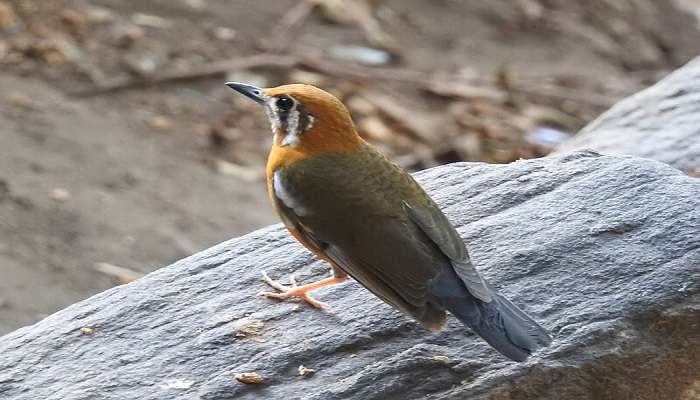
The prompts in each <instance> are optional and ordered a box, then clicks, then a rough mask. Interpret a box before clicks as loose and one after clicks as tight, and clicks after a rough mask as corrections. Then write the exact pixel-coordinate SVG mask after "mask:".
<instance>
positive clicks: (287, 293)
mask: <svg viewBox="0 0 700 400" xmlns="http://www.w3.org/2000/svg"><path fill="white" fill-rule="evenodd" d="M262 278H263V281H265V283H267V284H268V285H270V286H272V287H273V288H275V289H277V290H279V293H277V292H261V293H259V294H258V295H259V296H264V297H266V298H268V299H278V300H286V299H289V298H292V297H299V298H301V299H303V300H304V301H306V302H307V303H309V304H311V305H312V306H314V307H316V308H330V306H329V305H328V304H326V303H322V302H320V301H318V300H316V299H314V298H313V297H311V295H310V294H309V292H310V291H312V290H316V289H320V288H322V287H326V286H331V285H336V284H338V283H341V282H345V280H346V279H348V278H347V277H346V276H343V277H337V276H332V277H330V278H324V279H321V280H320V281H317V282H313V283H309V284H306V285H301V286H298V285H297V282H296V280H295V279H294V275H290V277H289V281H290V283H291V286H285V285H283V284H281V283H279V282H277V281H275V280H272V279H271V278H270V277H269V276H268V275H267V273H265V271H263V273H262Z"/></svg>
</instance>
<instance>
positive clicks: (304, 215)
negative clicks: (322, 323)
mask: <svg viewBox="0 0 700 400" xmlns="http://www.w3.org/2000/svg"><path fill="white" fill-rule="evenodd" d="M227 85H228V86H229V87H231V88H232V89H234V90H236V91H238V92H240V93H241V94H243V95H245V96H247V97H249V98H250V99H252V100H253V101H255V102H257V103H258V104H260V105H261V106H263V107H264V108H265V111H266V112H267V116H268V118H269V120H270V123H271V124H272V131H273V133H274V141H273V144H272V150H271V151H270V155H269V158H268V161H267V186H268V191H269V195H270V199H271V201H272V204H273V205H274V207H275V209H276V210H277V212H278V214H279V216H280V217H281V219H282V221H283V222H284V225H286V227H287V229H288V230H289V232H290V233H291V234H292V235H293V236H294V237H295V238H296V239H297V240H298V241H299V242H300V243H301V244H303V245H304V246H305V247H306V248H308V249H309V250H311V251H312V252H313V253H314V254H316V255H317V256H318V257H320V258H322V259H323V260H326V261H327V262H328V263H329V264H331V266H332V267H333V276H332V277H329V278H325V279H322V280H320V281H318V282H314V283H310V284H307V285H302V286H298V285H296V283H295V282H294V281H293V280H292V285H291V286H285V285H282V284H279V283H277V282H276V281H273V280H272V279H270V278H269V277H268V276H267V275H266V274H265V273H263V278H264V280H265V281H266V282H267V283H268V284H269V285H271V286H272V287H274V288H275V289H277V290H278V291H279V292H275V293H271V292H267V293H263V294H264V295H265V296H266V297H270V298H277V299H287V298H292V297H300V298H302V299H304V300H306V301H307V302H309V303H310V304H312V305H314V306H316V307H326V305H325V304H324V303H321V302H319V301H317V300H315V299H313V298H312V297H311V296H310V295H309V292H310V291H312V290H314V289H318V288H321V287H324V286H329V285H333V284H336V283H340V282H342V281H344V280H345V279H346V278H347V276H348V275H350V276H352V277H353V278H355V280H357V281H358V282H359V283H360V284H362V285H363V286H364V287H365V288H367V289H369V291H371V292H372V293H374V294H375V295H376V296H378V297H379V298H380V299H382V300H384V301H385V302H386V303H388V304H390V305H391V306H393V307H395V308H397V309H399V310H400V311H402V312H403V313H405V314H408V315H410V316H411V317H413V318H414V319H415V320H416V321H418V322H419V323H421V324H422V325H423V326H424V327H426V328H427V329H430V330H437V329H440V328H441V327H442V326H444V324H445V320H446V313H445V311H446V310H447V311H449V312H450V313H452V314H453V315H454V316H455V317H457V319H459V320H460V321H461V322H462V323H464V324H465V325H467V326H468V327H470V328H471V329H473V330H474V331H475V332H476V333H477V334H478V335H479V336H481V337H482V338H483V339H484V340H486V341H487V342H488V343H489V344H490V345H491V346H493V347H494V348H495V349H496V350H498V351H499V352H501V353H502V354H503V355H505V356H506V357H509V358H511V359H513V360H517V361H523V360H525V359H526V358H527V357H528V355H529V354H530V353H531V352H532V351H534V350H536V349H538V348H540V347H543V346H546V345H548V344H549V342H550V341H551V339H550V337H549V335H548V333H547V331H546V330H545V329H544V328H542V327H541V326H540V325H538V324H537V322H535V321H534V320H533V319H532V318H531V317H529V316H528V315H527V314H525V313H524V312H523V311H522V310H520V309H519V308H518V307H516V306H515V305H514V304H513V303H511V302H510V301H509V300H508V299H506V298H505V297H503V296H502V295H500V294H499V293H498V292H497V291H496V290H495V289H494V288H493V287H492V286H491V285H489V283H488V282H486V281H485V280H484V279H483V278H482V277H481V276H479V273H478V272H477V270H476V269H475V268H474V265H473V264H472V262H471V260H470V258H469V254H468V253H467V248H466V246H465V245H464V242H463V241H462V239H461V238H460V236H459V234H458V233H457V231H456V230H455V228H454V227H453V226H452V224H450V222H449V220H448V219H447V217H445V215H444V214H443V213H442V211H440V208H438V206H437V205H436V204H435V202H434V201H433V200H432V199H431V198H430V196H428V195H427V194H426V192H425V191H424V190H423V189H422V188H421V186H420V185H419V184H418V183H417V182H416V181H415V180H414V179H413V177H412V176H411V175H410V174H409V173H408V172H406V171H405V170H403V169H402V168H401V167H399V166H397V165H396V164H394V163H392V162H391V161H389V160H388V159H387V158H386V157H385V156H384V155H382V154H381V153H380V152H379V151H377V150H375V149H374V148H373V147H372V146H370V145H369V144H368V143H367V142H365V141H364V140H363V139H362V138H360V136H359V135H358V134H357V131H356V130H355V127H354V125H353V122H352V119H351V118H350V114H349V113H348V110H347V109H346V108H345V106H344V105H343V103H341V102H340V100H338V99H337V98H336V97H335V96H333V95H332V94H330V93H328V92H325V91H323V90H321V89H319V88H316V87H314V86H310V85H302V84H293V85H285V86H279V87H274V88H269V89H261V88H257V87H255V86H251V85H246V84H242V83H235V82H229V83H227Z"/></svg>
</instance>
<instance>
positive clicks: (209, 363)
mask: <svg viewBox="0 0 700 400" xmlns="http://www.w3.org/2000/svg"><path fill="white" fill-rule="evenodd" d="M418 177H419V179H420V180H421V181H422V182H423V183H424V185H425V187H426V188H427V189H428V190H429V192H430V193H431V194H432V195H433V196H434V198H435V199H436V201H438V203H440V205H441V206H442V207H443V209H444V210H445V212H446V213H447V214H448V216H449V217H450V219H451V220H452V221H453V222H454V223H455V225H456V226H457V227H459V232H460V234H461V235H462V236H463V238H464V239H465V241H466V242H467V243H468V245H469V248H470V251H471V254H472V258H473V260H474V261H475V263H476V265H477V267H478V268H479V270H480V271H481V272H482V273H483V275H484V276H485V277H486V278H487V279H488V280H489V281H491V282H492V283H493V284H494V285H495V286H496V287H498V288H500V290H501V291H502V292H503V293H504V294H506V295H507V296H508V297H510V298H511V299H512V300H513V301H514V302H515V303H516V304H519V305H520V306H522V307H523V308H524V309H525V310H527V311H528V312H529V313H530V314H531V315H533V316H534V317H535V318H536V319H538V320H539V321H540V322H541V323H542V325H544V326H545V327H546V328H548V329H550V330H551V332H552V333H553V334H554V336H555V340H554V342H553V344H552V346H551V347H549V348H547V349H546V350H544V351H542V352H541V353H539V354H536V355H535V356H534V357H532V358H531V359H530V360H528V361H527V362H525V363H520V364H518V363H513V362H509V361H508V360H506V359H505V358H503V357H502V356H500V355H499V354H498V353H496V352H495V351H494V350H492V349H491V348H490V347H489V346H488V345H486V344H485V343H484V342H483V341H482V340H480V339H478V338H476V337H474V335H473V334H472V333H471V332H470V331H469V330H468V329H467V328H465V327H463V326H462V325H461V324H459V323H458V322H457V321H456V320H455V319H453V318H451V319H450V321H449V324H448V327H447V328H446V329H445V330H444V331H442V332H437V333H431V332H427V331H425V330H423V329H422V328H420V327H419V326H418V325H417V324H415V323H414V322H412V321H410V320H408V319H407V318H406V317H404V316H403V315H401V314H399V313H398V312H395V311H393V310H392V309H390V308H389V307H388V306H386V305H384V304H383V303H381V302H380V301H379V300H378V299H376V298H375V297H373V296H372V295H371V294H370V293H368V292H367V291H365V290H364V289H363V288H361V287H360V286H359V285H358V284H356V283H355V282H349V283H346V284H343V285H340V286H337V287H333V288H328V289H324V290H321V291H319V293H318V297H320V298H321V299H322V300H323V301H326V302H329V303H330V304H332V306H333V308H334V312H326V311H319V310H315V309H311V308H310V307H308V306H306V305H304V304H299V303H296V302H294V301H288V302H281V303H280V302H275V301H271V300H266V299H262V298H259V297H256V293H257V292H259V291H261V290H264V289H266V288H265V287H264V286H263V284H262V283H261V281H260V271H261V270H266V271H267V272H268V273H269V274H270V275H272V276H273V277H275V278H284V277H285V276H286V275H287V274H289V273H291V272H296V273H297V278H298V279H299V280H300V281H302V282H308V281H311V280H312V279H316V278H319V277H321V276H324V275H326V274H327V273H328V268H327V267H326V266H325V265H323V263H322V262H319V261H314V260H313V259H312V257H311V256H310V255H309V253H307V252H306V251H305V250H304V249H303V248H301V247H300V246H299V245H298V244H296V243H295V242H294V241H293V240H292V239H291V238H290V237H289V235H287V233H285V231H284V230H283V229H282V228H281V227H280V226H272V227H269V228H266V229H262V230H259V231H256V232H253V233H251V234H249V235H246V236H243V237H241V238H237V239H233V240H230V241H228V242H225V243H222V244H220V245H218V246H216V247H213V248H211V249H209V250H206V251H203V252H201V253H198V254H195V255H193V256H191V257H189V258H186V259H184V260H181V261H179V262H177V263H175V264H173V265H170V266H168V267H165V268H163V269H161V270H159V271H156V272H154V273H151V274H149V275H147V276H146V277H145V278H142V279H140V280H138V281H136V282H133V283H131V284H128V285H124V286H121V287H116V288H113V289H111V290H108V291H106V292H103V293H100V294H98V295H96V296H94V297H92V298H90V299H87V300H85V301H82V302H80V303H77V304H75V305H73V306H70V307H68V308H66V309H65V310H62V311H60V312H58V313H56V314H54V315H52V316H50V317H48V318H46V319H44V320H43V321H41V322H39V323H37V324H35V325H33V326H29V327H26V328H22V329H20V330H17V331H15V332H13V333H10V334H8V335H6V336H4V337H2V338H0V398H3V399H5V398H7V399H14V400H21V399H36V398H41V399H47V400H49V399H56V400H58V399H61V400H69V399H165V398H167V399H209V400H213V399H318V400H320V399H324V400H327V399H417V398H426V396H429V398H431V399H464V398H471V399H486V398H490V399H530V398H533V399H534V398H537V399H564V398H565V399H632V398H634V399H686V398H687V399H690V398H694V397H693V396H697V394H698V392H699V391H700V390H699V389H700V383H698V378H700V374H699V373H698V371H700V234H699V233H700V232H699V228H698V227H699V226H700V180H699V179H696V178H692V177H689V176H686V175H684V174H682V173H681V172H679V171H678V170H676V169H674V168H672V167H669V166H667V165H665V164H662V163H659V162H656V161H652V160H646V159H639V158H633V157H623V156H601V155H598V154H596V153H592V152H578V153H573V154H569V155H565V156H558V157H550V158H545V159H538V160H531V161H522V162H517V163H513V164H510V165H485V164H475V163H461V164H452V165H448V166H443V167H438V168H434V169H431V170H427V171H424V172H422V173H420V174H418ZM301 365H303V366H304V367H306V368H311V369H314V370H315V373H313V374H307V375H305V376H302V375H300V374H299V367H300V366H301ZM250 372H255V373H258V374H259V375H260V376H261V377H262V379H263V382H262V383H259V384H250V383H243V382H240V381H238V380H236V379H235V378H234V374H237V373H250Z"/></svg>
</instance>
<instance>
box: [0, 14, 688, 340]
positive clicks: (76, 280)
mask: <svg viewBox="0 0 700 400" xmlns="http://www.w3.org/2000/svg"><path fill="white" fill-rule="evenodd" d="M699 18H700V1H698V0H673V1H654V0H586V1H584V0H581V1H573V0H517V1H516V0H491V1H477V0H462V1H456V0H455V1H448V0H432V1H430V0H374V1H370V0H353V1H343V0H307V1H291V0H264V1H263V0H249V1H241V0H236V1H234V0H91V1H89V0H0V71H1V72H0V87H1V88H2V90H0V334H2V333H6V332H9V331H11V330H13V329H15V328H17V327H20V326H22V325H26V324H30V323H32V322H34V321H36V320H38V319H40V318H42V317H44V316H46V315H48V314H50V313H52V312H54V311H56V310H58V309H60V308H62V307H65V306H67V305H69V304H71V303H73V302H75V301H78V300H81V299H83V298H86V297H88V296H90V295H92V294H94V293H97V292H99V291H101V290H104V289H107V288H109V287H111V286H114V285H117V284H120V283H126V282H129V281H131V280H133V279H135V278H137V277H139V276H141V275H142V274H144V273H147V272H149V271H152V270H154V269H157V268H159V267H161V266H164V265H167V264H169V263H171V262H173V261H175V260H177V259H179V258H182V257H185V256H187V255H190V254H192V253H194V252H196V251H198V250H201V249H204V248H206V247H209V246H211V245H213V244H216V243H218V242H220V241H223V240H226V239H228V238H232V237H235V236H238V235H242V234H245V233H247V232H249V231H251V230H253V229H255V228H257V227H261V226H264V225H268V224H271V223H275V222H277V219H276V217H275V216H274V215H273V213H272V210H271V208H270V206H269V205H268V203H267V196H266V193H265V185H264V163H265V157H266V153H267V149H268V146H269V144H270V140H271V135H270V133H269V127H268V123H267V120H266V118H265V116H264V115H263V113H262V112H261V111H260V110H259V109H258V108H257V106H256V105H255V104H253V103H252V102H249V101H248V100H246V99H244V98H242V96H238V95H236V94H234V93H233V92H232V91H231V90H230V89H228V88H226V87H225V86H224V85H223V82H225V81H226V80H235V81H241V82H248V83H251V84H255V85H260V86H274V85H278V84H283V83H289V82H305V83H311V84H314V85H318V86H321V87H323V88H325V89H327V90H330V91H332V92H334V93H335V94H337V95H338V96H339V97H341V98H342V99H343V100H344V101H345V103H346V104H347V105H348V107H349V108H350V111H351V112H352V114H353V117H354V119H355V122H356V124H357V127H358V130H359V131H360V133H361V134H362V135H363V136H364V137H365V138H366V139H368V140H369V141H371V142H372V143H374V144H376V145H377V146H379V147H380V148H382V149H383V150H384V151H385V152H387V153H389V155H391V156H392V157H393V158H394V159H395V160H397V161H398V162H399V163H400V164H402V165H404V166H406V167H407V168H409V169H412V170H419V169H422V168H427V167H431V166H435V165H438V164H443V163H449V162H454V161H461V160H469V161H484V162H495V163H507V162H510V161H513V160H516V159H519V158H531V157H539V156H543V155H546V154H547V153H548V152H549V151H551V150H552V149H553V148H555V147H556V146H557V145H558V144H559V143H561V142H563V141H565V140H567V139H568V138H569V137H570V136H572V135H574V134H575V133H576V132H577V130H578V129H580V128H581V127H582V126H583V125H585V124H586V123H587V122H589V121H591V120H592V119H593V118H595V117H596V116H597V115H598V114H599V113H600V112H602V111H604V110H605V109H607V108H608V107H609V106H610V105H612V104H613V103H615V102H616V101H617V100H619V99H621V98H622V97H624V96H627V95H629V94H631V93H634V92H636V91H638V90H640V89H642V88H644V87H646V86H648V85H650V84H652V83H653V82H655V81H657V80H658V79H660V78H661V77H663V76H664V75H665V74H667V73H668V72H670V71H672V70H673V69H675V68H677V67H678V66H680V65H682V64H683V63H685V62H687V61H688V60H690V59H691V58H693V57H694V56H696V55H697V54H698V53H700V29H699V28H698V21H699ZM231 279H235V277H232V278H231Z"/></svg>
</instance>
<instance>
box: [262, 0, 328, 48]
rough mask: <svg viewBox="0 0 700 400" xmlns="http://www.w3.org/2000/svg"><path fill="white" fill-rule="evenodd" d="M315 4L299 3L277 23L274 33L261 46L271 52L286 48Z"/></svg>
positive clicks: (309, 2) (308, 2)
mask: <svg viewBox="0 0 700 400" xmlns="http://www.w3.org/2000/svg"><path fill="white" fill-rule="evenodd" d="M315 6H316V4H314V3H313V2H311V1H302V2H299V3H297V5H296V6H294V7H292V8H291V9H290V10H289V11H287V13H286V14H285V15H284V17H282V19H281V20H280V21H279V22H278V23H277V25H276V26H275V28H274V29H273V31H272V34H270V35H269V36H267V37H266V38H264V39H262V40H261V41H260V46H261V47H262V48H263V49H264V50H265V51H269V52H270V53H279V52H281V51H282V50H284V49H286V48H287V47H288V46H289V44H290V43H291V42H292V40H293V39H294V38H295V37H296V36H297V35H296V33H297V32H298V30H299V28H300V27H301V26H302V24H303V22H304V20H305V19H306V18H307V17H308V16H309V15H310V14H311V11H313V9H314V7H315Z"/></svg>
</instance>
